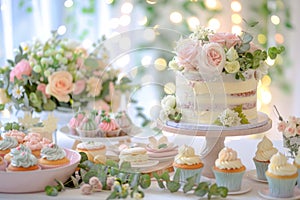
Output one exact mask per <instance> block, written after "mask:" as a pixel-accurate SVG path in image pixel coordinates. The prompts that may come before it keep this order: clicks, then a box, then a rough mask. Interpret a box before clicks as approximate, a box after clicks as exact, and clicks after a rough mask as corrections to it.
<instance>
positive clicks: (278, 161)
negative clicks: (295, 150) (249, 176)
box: [266, 152, 298, 198]
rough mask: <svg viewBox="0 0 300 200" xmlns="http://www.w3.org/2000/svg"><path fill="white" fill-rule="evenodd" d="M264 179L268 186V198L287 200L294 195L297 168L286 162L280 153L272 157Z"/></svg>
mask: <svg viewBox="0 0 300 200" xmlns="http://www.w3.org/2000/svg"><path fill="white" fill-rule="evenodd" d="M266 177H267V180H268V184H269V192H270V196H272V197H276V198H289V197H292V196H293V195H294V188H295V184H296V181H297V177H298V172H297V167H296V166H295V165H293V164H290V163H288V162H287V158H286V157H285V156H284V155H283V154H282V153H279V152H278V153H276V154H275V155H273V156H272V158H271V160H270V164H269V166H268V170H267V171H266Z"/></svg>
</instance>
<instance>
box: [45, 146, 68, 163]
mask: <svg viewBox="0 0 300 200" xmlns="http://www.w3.org/2000/svg"><path fill="white" fill-rule="evenodd" d="M41 157H42V158H46V159H47V160H60V159H63V158H64V157H66V152H65V150H63V149H62V148H60V147H59V146H58V145H56V144H50V145H48V147H44V148H43V149H42V150H41Z"/></svg>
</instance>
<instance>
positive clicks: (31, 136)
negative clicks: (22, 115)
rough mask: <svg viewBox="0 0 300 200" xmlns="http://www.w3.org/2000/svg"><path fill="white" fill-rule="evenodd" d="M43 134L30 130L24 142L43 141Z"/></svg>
mask: <svg viewBox="0 0 300 200" xmlns="http://www.w3.org/2000/svg"><path fill="white" fill-rule="evenodd" d="M42 138H43V137H42V136H41V134H39V133H35V132H30V133H28V134H27V135H26V136H25V137H24V142H28V141H31V140H37V141H41V140H42Z"/></svg>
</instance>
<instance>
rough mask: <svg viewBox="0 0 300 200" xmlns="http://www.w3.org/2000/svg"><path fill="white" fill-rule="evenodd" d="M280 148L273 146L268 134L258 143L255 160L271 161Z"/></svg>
mask: <svg viewBox="0 0 300 200" xmlns="http://www.w3.org/2000/svg"><path fill="white" fill-rule="evenodd" d="M277 152H278V150H277V149H276V148H275V147H273V143H272V142H271V140H269V139H268V138H267V137H266V136H264V137H263V139H262V140H261V141H260V142H259V143H258V145H257V151H256V153H255V157H254V159H255V160H258V161H269V160H270V159H271V157H272V156H273V155H274V154H276V153H277Z"/></svg>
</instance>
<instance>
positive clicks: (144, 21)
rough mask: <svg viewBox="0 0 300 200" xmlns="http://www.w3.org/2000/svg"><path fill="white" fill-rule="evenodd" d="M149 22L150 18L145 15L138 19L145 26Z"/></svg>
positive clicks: (139, 23)
mask: <svg viewBox="0 0 300 200" xmlns="http://www.w3.org/2000/svg"><path fill="white" fill-rule="evenodd" d="M147 22H148V18H147V17H146V16H144V17H143V18H142V19H140V20H139V21H138V25H140V26H143V25H146V24H147Z"/></svg>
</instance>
